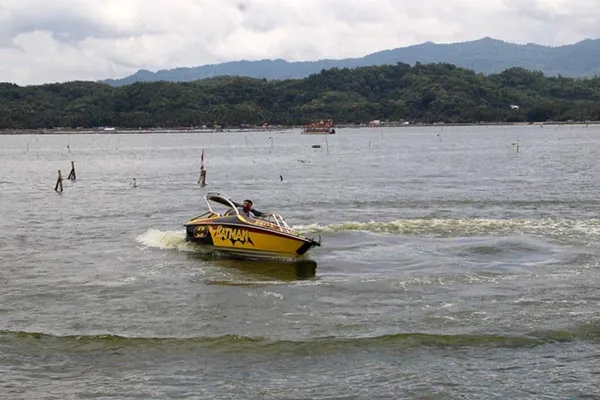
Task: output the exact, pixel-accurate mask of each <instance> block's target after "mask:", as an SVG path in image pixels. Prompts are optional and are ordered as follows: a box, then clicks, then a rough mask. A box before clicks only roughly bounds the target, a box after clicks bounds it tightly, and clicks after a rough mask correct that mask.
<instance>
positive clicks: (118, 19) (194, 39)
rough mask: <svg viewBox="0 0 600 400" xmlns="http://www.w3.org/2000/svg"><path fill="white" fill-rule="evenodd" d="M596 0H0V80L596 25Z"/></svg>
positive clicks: (541, 37)
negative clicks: (0, 0)
mask: <svg viewBox="0 0 600 400" xmlns="http://www.w3.org/2000/svg"><path fill="white" fill-rule="evenodd" d="M595 3H596V0H486V1H481V0H445V1H443V0H419V1H414V0H410V1H409V0H53V1H46V0H2V2H1V4H0V81H9V82H16V83H19V84H34V83H42V82H51V81H66V80H81V79H85V80H97V79H104V78H109V77H112V78H118V77H122V76H125V75H129V74H131V73H134V72H135V71H136V70H138V69H141V68H145V69H150V70H157V69H164V68H174V67H179V66H196V65H203V64H211V63H217V62H223V61H231V60H239V59H263V58H284V59H287V60H290V61H295V60H311V59H319V58H345V57H360V56H363V55H366V54H369V53H372V52H375V51H379V50H384V49H389V48H396V47H403V46H407V45H411V44H417V43H422V42H425V41H434V42H438V43H448V42H456V41H466V40H474V39H479V38H481V37H484V36H490V37H493V38H497V39H502V40H506V41H510V42H516V43H527V42H534V43H540V44H547V45H560V44H567V43H573V42H576V41H579V40H582V39H585V38H595V37H598V36H600V34H599V32H600V24H599V23H598V18H599V17H597V16H596V15H597V13H596V12H595V6H596V4H595Z"/></svg>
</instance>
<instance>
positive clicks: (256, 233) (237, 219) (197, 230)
mask: <svg viewBox="0 0 600 400" xmlns="http://www.w3.org/2000/svg"><path fill="white" fill-rule="evenodd" d="M185 227H186V241H189V242H195V243H199V244H203V245H207V246H211V247H212V248H214V249H215V250H218V251H223V252H227V253H230V254H237V255H242V256H259V257H261V256H262V257H292V258H295V257H299V256H302V255H304V254H305V253H306V252H307V251H308V250H309V249H311V248H312V247H314V246H318V245H319V243H318V242H316V241H315V240H313V239H309V238H306V237H304V236H302V235H300V234H298V233H297V232H295V231H294V230H292V229H289V228H282V227H279V226H277V225H275V224H273V223H270V222H268V221H264V220H260V219H254V218H246V217H244V216H242V215H239V214H238V215H231V216H222V217H221V216H215V217H209V218H198V219H192V220H191V221H189V222H188V223H187V224H186V225H185Z"/></svg>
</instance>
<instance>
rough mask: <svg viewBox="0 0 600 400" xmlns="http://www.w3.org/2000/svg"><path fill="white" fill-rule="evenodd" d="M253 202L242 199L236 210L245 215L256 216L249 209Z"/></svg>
mask: <svg viewBox="0 0 600 400" xmlns="http://www.w3.org/2000/svg"><path fill="white" fill-rule="evenodd" d="M253 204H254V203H252V200H244V203H242V207H238V212H239V213H240V214H241V215H243V216H245V217H250V218H256V215H254V213H253V212H252V211H250V210H251V209H252V205H253Z"/></svg>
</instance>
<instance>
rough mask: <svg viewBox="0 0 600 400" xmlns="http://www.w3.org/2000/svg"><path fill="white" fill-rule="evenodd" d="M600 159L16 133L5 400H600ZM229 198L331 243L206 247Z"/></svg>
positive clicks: (461, 146) (599, 147)
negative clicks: (199, 238)
mask: <svg viewBox="0 0 600 400" xmlns="http://www.w3.org/2000/svg"><path fill="white" fill-rule="evenodd" d="M314 144H319V145H321V147H320V148H313V147H312V145H314ZM202 150H204V151H205V154H206V158H207V160H206V166H207V183H208V185H207V186H206V187H201V186H200V185H198V184H197V181H198V177H199V170H200V154H201V152H202ZM598 160H600V127H596V126H592V125H590V126H589V127H586V126H548V125H546V126H543V127H542V126H523V127H431V128H424V127H423V128H402V129H378V128H374V129H363V130H359V129H355V130H351V129H339V130H338V132H337V134H335V135H327V136H323V135H301V134H300V132H299V131H284V132H255V133H246V132H225V133H181V134H97V135H94V134H85V135H61V134H58V135H12V136H0V206H1V214H0V229H1V232H2V234H3V240H2V241H0V260H1V261H0V265H1V267H0V398H6V399H54V398H56V399H81V398H100V399H110V398H115V399H149V398H161V399H165V398H198V399H234V398H239V399H301V398H302V399H303V398H311V399H324V398H327V399H398V398H415V399H465V398H468V399H509V398H531V399H578V398H582V399H583V398H597V397H598V396H600V389H599V388H600V369H599V368H598V366H599V365H600V347H599V344H600V311H599V310H600V308H599V305H600V291H599V289H600V247H599V244H600V217H599V210H600V200H599V194H600V163H599V161H598ZM71 161H74V162H75V166H76V169H77V171H76V172H77V180H76V181H74V182H73V181H68V180H65V181H64V191H63V193H62V194H58V193H55V192H54V190H53V189H54V184H55V181H56V175H57V170H58V169H60V170H61V172H62V174H63V176H64V177H66V176H67V175H68V172H69V170H70V162H71ZM133 178H136V181H137V187H132V184H131V183H132V179H133ZM207 191H221V192H224V193H226V194H228V195H230V196H232V197H233V198H235V199H243V198H251V199H253V200H254V203H255V206H256V208H257V209H261V210H265V209H266V210H276V211H279V212H281V213H282V214H283V215H284V216H285V217H286V220H287V221H288V223H289V224H290V225H292V226H294V227H295V228H297V229H299V230H301V231H302V232H303V233H305V234H306V235H309V236H312V235H317V234H320V235H321V236H322V242H323V245H322V247H320V248H316V249H313V250H311V252H310V253H309V255H308V257H306V258H305V259H303V260H301V261H299V262H295V263H281V262H276V261H242V260H232V259H227V258H223V257H218V256H216V255H214V254H211V253H209V252H206V251H205V250H203V249H202V248H199V247H197V246H196V245H193V244H189V243H186V242H185V241H184V237H185V232H184V228H183V224H184V223H185V222H186V221H187V220H188V219H189V218H191V217H193V216H196V215H198V214H200V213H201V212H202V211H203V210H204V201H203V195H204V194H206V192H207Z"/></svg>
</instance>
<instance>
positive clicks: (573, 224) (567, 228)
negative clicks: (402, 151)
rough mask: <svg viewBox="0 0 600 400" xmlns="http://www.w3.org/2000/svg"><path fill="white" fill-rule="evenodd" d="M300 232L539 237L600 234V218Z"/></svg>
mask: <svg viewBox="0 0 600 400" xmlns="http://www.w3.org/2000/svg"><path fill="white" fill-rule="evenodd" d="M294 229H296V230H298V231H301V232H313V233H321V232H343V231H365V232H378V233H396V234H405V235H436V236H455V235H481V234H504V235H506V234H531V235H538V234H539V235H542V236H550V237H556V236H563V237H565V236H566V237H581V236H588V237H589V236H596V237H598V236H600V219H598V218H592V219H587V220H570V219H560V218H559V219H552V218H545V219H484V218H474V219H404V220H395V221H387V222H380V221H369V222H344V223H340V224H330V225H320V224H312V225H299V226H294Z"/></svg>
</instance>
